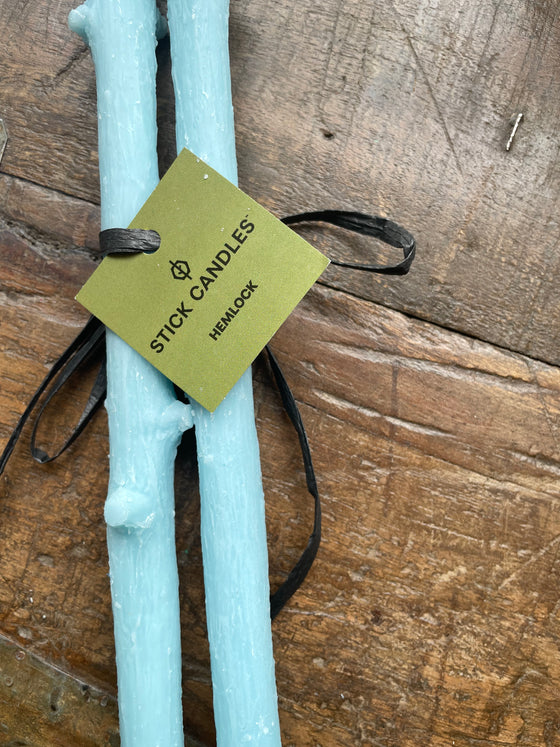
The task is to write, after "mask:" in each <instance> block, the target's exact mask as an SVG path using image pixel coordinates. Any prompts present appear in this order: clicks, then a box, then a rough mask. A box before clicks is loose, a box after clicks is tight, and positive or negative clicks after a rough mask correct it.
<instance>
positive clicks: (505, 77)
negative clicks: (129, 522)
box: [0, 0, 560, 747]
mask: <svg viewBox="0 0 560 747" xmlns="http://www.w3.org/2000/svg"><path fill="white" fill-rule="evenodd" d="M73 5H74V3H72V2H70V0H60V1H59V2H56V3H55V2H53V1H52V0H41V2H37V3H29V2H17V3H7V2H6V0H0V10H1V11H2V12H1V13H0V31H1V33H2V38H3V40H4V42H3V44H2V49H1V50H0V79H1V85H0V116H1V117H2V118H3V119H4V121H5V122H6V126H7V129H8V133H9V138H10V139H9V143H8V147H7V149H6V153H5V156H4V158H3V160H2V162H1V164H0V314H1V325H0V448H2V447H3V445H4V444H5V442H6V441H7V439H8V437H9V434H10V432H11V430H12V428H13V427H14V425H15V423H16V422H17V419H18V417H19V415H20V414H21V412H22V411H23V409H24V407H25V404H26V402H27V401H28V399H29V397H30V395H31V393H32V392H33V391H34V389H35V388H36V386H37V385H38V383H39V382H40V380H41V378H42V377H43V376H44V375H45V373H46V372H47V371H48V369H49V367H50V365H51V364H52V362H53V361H54V360H55V359H56V357H57V356H58V355H59V354H60V352H61V351H62V350H63V348H64V347H65V346H66V345H67V344H68V342H69V341H70V340H71V339H72V337H73V336H74V335H75V334H76V332H77V330H78V329H79V328H80V325H81V324H83V322H84V321H85V319H86V317H87V314H86V313H85V312H84V311H83V310H82V309H80V307H79V306H78V305H77V304H76V303H75V302H74V301H73V300H72V299H73V297H74V295H75V293H76V291H77V289H78V288H79V287H80V285H81V283H82V282H83V281H84V280H85V279H86V278H87V276H88V275H89V273H90V272H91V270H92V269H93V267H94V261H93V250H94V248H95V245H96V234H97V230H98V220H99V207H98V205H97V204H96V203H97V200H98V186H97V170H96V159H97V155H96V147H95V116H96V115H95V81H94V75H93V67H92V64H91V59H90V57H89V53H88V52H87V51H86V50H85V48H84V46H83V44H82V42H81V41H80V40H79V39H78V38H77V37H75V36H72V34H70V32H69V31H68V30H67V28H66V15H67V12H68V10H69V9H70V8H71V7H72V6H73ZM231 30H232V32H231V53H232V70H233V76H234V77H233V80H234V98H235V106H236V118H237V119H236V121H237V134H238V143H239V164H240V180H241V184H242V186H243V187H245V188H246V190H247V191H248V192H249V193H250V194H251V195H252V196H254V197H255V198H256V199H258V200H259V201H260V202H262V203H263V204H265V205H266V206H267V207H269V208H270V209H272V210H273V211H274V212H276V213H278V214H286V213H289V212H295V211H299V210H301V209H307V208H309V209H313V208H317V207H340V208H348V209H361V210H366V211H373V212H376V211H378V212H381V213H383V214H385V215H388V216H390V217H392V218H393V219H395V220H397V221H398V222H400V223H402V224H403V225H404V226H406V227H407V228H408V229H410V230H411V231H413V233H414V234H415V235H416V236H417V238H418V243H419V254H418V259H417V261H416V263H415V265H414V266H413V270H412V272H411V274H410V276H408V277H407V278H403V279H394V278H385V279H383V278H381V279H379V278H371V277H362V276H361V275H359V274H358V273H354V272H352V271H348V270H341V269H340V270H339V269H336V268H330V269H329V270H328V271H327V273H326V274H325V276H324V277H323V279H322V285H320V286H317V287H315V289H314V290H313V291H312V292H311V293H310V294H309V295H308V296H307V297H306V299H305V300H304V302H303V303H302V304H301V305H300V306H299V307H298V308H297V309H296V311H295V312H294V314H293V315H292V316H291V317H290V319H289V320H288V321H287V322H286V324H285V325H284V326H283V327H282V329H281V330H280V332H279V333H278V335H277V336H276V337H275V339H274V341H273V349H274V351H275V352H276V354H277V356H278V357H279V359H280V362H281V363H282V365H283V366H284V368H285V371H286V373H287V376H288V378H289V380H290V382H291V383H292V385H293V387H294V391H295V394H296V397H297V399H298V401H299V402H300V404H301V408H302V414H303V416H304V419H305V423H306V426H307V429H308V433H309V437H310V440H311V444H312V449H313V456H314V460H315V465H316V468H317V473H318V477H319V486H320V491H321V494H322V496H323V502H324V541H323V544H322V547H321V550H320V553H319V556H318V559H317V562H316V564H315V566H314V568H313V570H312V572H311V574H310V576H309V578H308V580H307V582H306V584H305V586H304V587H303V588H302V589H301V590H300V592H299V593H298V595H297V596H296V597H295V598H294V599H293V601H292V602H291V603H290V605H289V607H288V608H287V609H286V610H284V611H283V612H282V613H281V615H280V616H279V617H278V619H277V621H276V622H275V623H274V646H275V655H276V660H277V680H278V689H279V697H280V707H281V727H282V734H283V743H284V746H285V747H291V746H294V747H295V746H297V747H316V745H320V747H335V746H336V747H338V746H339V745H340V746H344V747H347V746H349V745H356V746H358V745H360V747H367V746H368V745H370V746H373V745H383V747H409V746H410V747H412V746H413V745H414V746H415V747H416V745H430V746H432V747H440V746H442V747H443V745H445V746H446V747H448V746H449V745H453V744H455V745H458V746H459V745H460V746H462V747H468V746H470V745H485V746H487V747H490V745H495V744H503V745H531V747H534V746H535V745H544V747H554V746H555V745H560V707H559V706H558V699H557V683H558V679H559V678H560V655H559V653H558V651H559V643H560V641H559V636H560V628H559V617H558V604H559V603H558V599H559V598H560V595H559V592H560V589H559V581H558V578H559V574H558V568H557V564H558V561H557V555H558V546H559V540H558V538H559V537H560V526H559V520H558V489H557V485H558V479H559V476H560V475H559V473H560V466H559V465H560V426H559V425H558V422H559V411H560V369H559V368H557V367H556V366H557V364H558V362H559V353H558V349H559V346H558V345H557V344H556V343H557V342H558V334H559V332H558V329H559V325H558V322H559V313H558V305H557V298H558V294H559V288H558V281H557V274H558V273H556V266H557V257H556V252H555V247H556V244H557V243H558V238H559V237H558V222H557V219H556V215H557V212H558V196H559V190H558V186H559V172H558V159H557V151H558V145H559V136H558V130H557V122H558V114H559V112H558V107H559V105H560V104H559V102H560V91H559V90H558V86H559V85H560V74H559V73H560V69H559V67H560V66H559V63H560V47H559V35H560V17H559V10H558V6H557V4H555V3H547V2H543V1H542V0H538V1H537V2H531V3H530V2H528V0H506V1H504V2H501V3H497V4H483V3H474V4H472V3H470V4H469V3H466V2H462V1H459V2H453V3H451V2H444V1H443V0H436V2H427V0H417V2H410V1H409V0H392V1H391V2H389V3H385V4H382V3H369V4H368V3H358V2H357V1H356V0H350V2H347V3H344V4H342V3H341V2H336V0H328V1H327V2H325V3H322V4H320V5H305V4H304V5H302V4H296V3H295V2H294V1H293V0H286V2H283V3H276V2H273V1H272V0H236V2H234V3H232V22H231ZM158 54H159V61H160V67H161V75H160V81H159V83H160V97H159V98H160V111H159V118H160V123H161V127H160V143H159V145H160V156H161V168H162V170H165V168H166V166H167V165H168V164H169V162H170V160H171V158H172V154H173V106H172V92H171V88H170V83H169V56H168V48H166V45H165V44H164V45H162V47H161V48H160V50H159V53H158ZM521 111H522V112H523V113H524V117H523V120H522V122H521V125H520V127H519V130H518V132H517V134H516V136H515V139H514V141H513V145H512V148H511V150H510V151H509V152H506V151H505V144H506V143H507V140H508V137H509V134H510V131H511V125H510V124H509V119H510V117H511V116H512V115H513V114H515V113H516V112H521ZM306 235H307V236H308V237H309V238H310V239H311V240H312V241H313V243H316V244H317V245H318V246H319V247H320V248H322V249H324V250H325V251H326V252H327V253H329V254H332V255H342V256H344V255H345V253H346V255H345V256H348V253H351V254H352V256H361V257H362V258H364V257H366V256H371V253H372V251H373V250H375V251H376V252H379V253H380V254H381V255H384V252H385V249H383V248H382V247H379V246H375V245H374V244H372V242H371V241H369V240H363V239H359V238H353V239H352V241H351V243H349V242H348V241H347V240H346V239H342V237H341V234H340V232H337V231H336V230H331V229H325V230H318V229H314V230H313V231H312V232H311V231H309V230H308V231H307V234H306ZM255 374H256V380H255V388H256V408H257V418H258V428H259V438H260V442H261V450H262V464H263V475H264V480H265V488H266V493H267V521H268V531H269V548H270V562H271V580H272V583H273V586H275V585H277V584H278V583H280V582H281V580H282V579H283V578H284V576H285V574H286V573H287V571H288V570H289V568H290V567H291V565H292V564H293V563H294V562H295V560H296V559H297V557H298V555H299V552H300V551H301V549H302V548H303V546H304V545H305V542H306V540H307V536H308V533H309V531H310V527H311V521H312V502H311V499H310V498H309V496H308V495H307V493H306V489H305V481H304V478H303V470H302V466H301V458H300V455H299V451H298V447H297V443H296V439H295V436H294V434H293V432H292V430H291V426H290V425H289V422H288V421H287V419H286V416H285V415H284V413H283V411H282V408H281V405H280V401H279V397H278V394H277V393H276V392H275V391H274V390H273V388H272V387H271V384H270V379H269V377H268V374H267V370H266V366H265V365H264V364H263V363H262V362H259V363H257V365H256V367H255ZM87 385H88V379H87V378H86V379H85V380H83V381H81V382H78V383H75V384H72V386H71V387H70V388H69V390H68V393H67V397H66V399H65V402H64V407H62V406H60V407H55V408H54V411H53V413H52V414H51V415H50V416H49V419H48V420H47V421H46V422H45V423H44V426H43V427H42V429H41V439H42V443H49V444H50V443H55V442H60V441H61V440H62V439H63V436H64V433H65V431H66V429H67V428H68V427H70V425H71V424H72V423H73V422H75V420H76V419H77V417H78V415H79V412H80V410H81V406H82V404H83V402H84V398H85V397H87ZM28 437H29V428H27V429H26V431H25V433H24V437H23V440H22V443H21V445H20V446H18V447H17V449H16V451H15V452H14V455H13V458H12V461H11V462H10V464H9V466H8V469H7V470H6V472H5V473H4V475H2V476H1V477H0V485H1V488H0V555H1V557H2V569H1V571H0V620H1V622H0V635H1V636H3V637H5V639H6V640H7V643H2V644H1V645H0V669H1V673H0V728H4V726H2V724H4V725H5V726H7V727H8V731H7V732H5V733H6V734H7V735H9V739H10V740H12V741H11V742H10V741H7V742H6V743H7V744H10V743H14V740H17V739H19V740H20V743H21V742H23V743H26V744H30V745H33V744H41V745H43V746H44V747H50V745H53V746H54V745H58V744H65V745H66V744H68V745H70V744H72V745H74V744H80V742H79V736H77V734H78V731H77V730H79V729H80V728H82V727H81V726H79V725H78V724H82V723H86V722H82V721H80V720H79V719H81V716H79V713H85V711H80V705H79V704H80V703H81V701H80V699H79V697H78V695H79V693H78V695H77V696H76V697H75V698H74V696H73V695H72V696H71V695H69V696H68V698H69V699H68V701H67V703H68V706H67V710H66V711H65V715H64V718H62V717H61V718H60V719H59V720H56V721H55V722H53V721H52V719H51V717H50V712H49V708H50V706H49V700H48V697H46V695H45V696H44V697H43V695H42V694H41V693H43V694H44V693H48V692H50V690H48V688H49V687H51V685H50V684H45V685H44V687H45V688H46V689H44V690H43V689H41V688H42V687H43V685H42V686H41V688H39V687H38V688H37V693H36V697H35V700H33V699H32V695H31V694H30V692H31V691H30V690H25V691H24V690H13V689H12V690H11V691H10V692H8V691H5V690H3V689H2V688H3V686H2V679H1V677H2V676H3V675H4V674H5V673H7V670H6V669H5V667H6V666H7V664H6V662H7V661H11V659H10V657H11V655H12V654H11V653H10V652H11V651H13V650H17V651H20V650H21V651H24V652H25V654H26V657H29V658H28V659H27V661H32V662H33V666H35V663H36V662H38V661H39V660H40V661H41V662H43V664H44V667H45V668H44V669H41V672H42V674H41V675H39V674H34V672H35V671H37V672H38V671H39V669H37V670H35V669H33V668H32V669H30V670H29V673H28V675H26V676H27V680H26V681H31V680H32V679H33V677H39V676H40V677H41V678H42V677H47V680H43V679H42V680H41V682H44V683H46V682H51V683H52V682H55V681H56V682H59V680H57V679H56V678H57V677H62V680H60V682H63V684H60V687H62V688H63V690H64V688H66V686H68V687H69V688H70V690H69V691H68V692H73V690H72V687H73V684H72V683H74V684H75V683H76V682H79V683H84V684H87V685H89V687H91V688H97V689H98V691H99V692H100V693H104V694H106V697H108V698H109V701H108V702H111V703H113V701H112V700H111V699H112V698H114V696H115V694H116V673H115V667H114V650H113V637H112V619H111V610H110V594H109V584H108V578H107V570H108V568H107V556H106V549H105V527H104V523H103V502H104V497H105V489H106V481H107V474H108V470H107V452H108V442H107V433H106V423H105V416H104V414H103V413H99V414H98V416H96V418H95V421H94V422H93V424H92V425H91V426H90V427H89V428H88V430H87V432H86V433H85V434H84V435H83V436H82V438H81V439H80V440H79V441H78V442H77V443H76V444H75V445H74V446H73V447H72V449H71V450H70V451H69V452H67V453H66V454H65V455H64V456H63V457H62V458H61V459H60V460H59V461H57V462H55V463H53V464H51V465H47V466H40V465H38V464H35V463H33V462H32V461H31V459H30V456H29V453H28V451H27V449H26V446H27V439H28ZM189 439H192V436H191V435H189V436H188V437H187V439H186V441H185V443H184V444H183V445H182V448H181V453H182V461H181V466H180V467H178V470H177V475H176V496H177V556H178V563H179V569H180V583H181V589H180V594H181V615H182V635H183V652H184V653H183V679H184V711H185V723H186V729H187V732H188V734H189V735H192V737H193V738H197V739H198V740H201V741H202V742H203V743H204V744H206V745H212V744H213V743H214V732H213V718H212V701H211V684H210V682H211V680H210V672H209V657H208V647H207V641H206V632H205V617H204V591H203V585H202V560H201V550H200V538H199V531H198V523H199V504H198V497H197V496H198V493H197V476H196V466H195V462H194V459H193V456H192V448H190V447H192V443H191V444H190V445H189V442H188V441H189ZM10 641H11V642H12V643H13V645H14V646H16V649H10ZM3 646H4V648H3ZM6 652H8V653H6ZM6 656H7V657H8V658H5V657H6ZM33 657H38V659H35V658H33ZM12 663H13V662H12ZM37 666H39V665H37ZM49 668H50V669H49ZM8 676H12V675H8ZM49 676H50V677H51V679H50V680H48V677H49ZM52 677H54V679H52ZM68 678H69V679H68ZM52 686H53V687H54V686H55V685H52ZM56 686H57V687H58V686H59V685H56ZM64 691H65V690H64ZM24 692H25V693H26V694H25V695H24ZM65 692H66V691H65ZM29 698H31V701H32V702H31V701H30V702H29V704H28V705H26V706H25V709H24V710H20V709H21V708H23V700H24V699H26V703H27V699H29ZM65 702H66V701H65ZM20 712H21V716H20V717H18V715H17V714H19V713H20ZM104 713H109V711H104ZM74 715H75V716H76V718H75V719H74V718H73V716H74ZM18 718H19V722H21V723H18ZM84 718H86V717H85V716H84ZM87 718H88V719H90V722H89V723H91V726H88V739H90V741H89V742H84V744H90V743H91V744H100V745H101V744H106V743H107V742H106V741H104V740H107V739H108V737H107V734H108V733H109V731H112V732H115V721H114V718H115V716H114V711H113V715H112V716H111V719H112V720H111V719H110V720H111V723H110V725H108V723H109V722H108V721H107V720H105V719H106V716H103V718H102V719H101V720H98V721H96V720H95V719H93V720H91V718H90V716H87ZM96 718H97V717H96ZM49 719H50V720H49ZM46 724H48V728H47V726H45V725H46ZM16 727H17V728H16ZM20 727H21V728H20ZM18 729H19V730H18ZM2 738H4V737H2ZM112 738H113V742H114V740H115V737H112ZM6 740H8V736H6ZM34 740H35V741H34ZM0 741H1V740H0ZM15 743H17V741H16V742H15ZM110 743H111V742H109V744H110Z"/></svg>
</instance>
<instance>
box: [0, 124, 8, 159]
mask: <svg viewBox="0 0 560 747" xmlns="http://www.w3.org/2000/svg"><path fill="white" fill-rule="evenodd" d="M7 142H8V132H7V130H6V125H5V124H4V120H3V119H2V118H0V163H2V156H3V155H4V150H5V149H6V143H7Z"/></svg>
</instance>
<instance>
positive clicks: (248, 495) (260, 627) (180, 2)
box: [168, 0, 281, 747]
mask: <svg viewBox="0 0 560 747" xmlns="http://www.w3.org/2000/svg"><path fill="white" fill-rule="evenodd" d="M228 5H229V4H228V0H168V21H169V31H170V36H171V54H172V72H173V82H174V86H175V102H176V121H177V128H176V134H177V150H181V148H183V147H184V146H186V147H188V148H189V149H190V150H191V151H193V152H194V153H196V155H198V156H199V157H200V158H202V159H203V160H204V161H206V162H207V163H208V164H209V165H210V166H212V167H213V168H215V169H216V170H217V171H219V172H220V173H221V174H223V175H224V176H225V177H226V178H228V179H229V180H230V181H232V182H234V183H236V181H237V166H236V157H235V136H234V126H233V108H232V100H231V82H230V73H229V50H228V12H229V7H228ZM185 365H188V362H187V361H185ZM193 409H194V418H195V428H196V441H197V452H198V464H199V473H200V492H201V534H202V549H203V562H204V583H205V592H206V616H207V624H208V638H209V642H210V655H211V666H212V684H213V690H214V717H215V722H216V732H217V741H218V745H219V747H240V745H243V744H245V743H249V742H250V743H251V744H252V745H263V746H264V745H267V746H269V745H270V746H276V745H280V743H281V741H280V728H279V723H278V707H277V696H276V682H275V675H274V659H273V652H272V636H271V623H270V604H269V582H268V555H267V544H266V527H265V511H264V497H263V490H262V479H261V471H260V459H259V447H258V441H257V434H256V428H255V418H254V407H253V390H252V380H251V371H250V370H248V371H246V372H245V373H244V374H243V376H242V378H241V379H240V380H239V381H238V383H237V384H236V385H235V386H234V388H233V389H232V390H231V391H230V393H229V394H228V395H227V396H226V398H225V400H224V401H223V402H222V403H221V404H220V405H219V406H218V408H217V409H216V411H215V412H213V413H210V412H208V411H207V410H205V409H204V408H203V407H202V406H200V405H199V404H197V403H193Z"/></svg>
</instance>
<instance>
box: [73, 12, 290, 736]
mask: <svg viewBox="0 0 560 747" xmlns="http://www.w3.org/2000/svg"><path fill="white" fill-rule="evenodd" d="M228 11H229V8H228V0H168V23H169V31H170V36H171V55H172V62H173V82H174V88H175V100H176V120H177V128H176V136H177V150H178V151H179V150H181V149H182V147H183V146H186V147H188V148H189V149H190V150H191V151H193V152H194V153H196V154H197V155H198V156H199V157H200V158H202V159H203V160H204V161H206V162H208V163H209V164H210V165H211V166H213V167H214V168H215V169H216V170H217V171H219V172H220V173H222V174H223V175H224V176H225V177H226V178H228V179H229V180H230V181H232V182H234V183H235V182H236V179H237V169H236V159H235V142H234V128H233V108H232V103H231V84H230V77H229V54H228ZM69 23H70V26H71V28H72V29H73V30H75V31H76V32H77V33H79V34H80V35H81V36H82V37H84V38H85V39H86V40H87V41H88V43H89V45H90V47H91V51H92V55H93V59H94V63H95V69H96V77H97V100H98V118H99V169H100V179H101V221H102V228H103V229H105V228H113V227H125V226H127V225H128V224H129V223H130V222H131V220H132V218H133V217H134V215H135V214H136V212H137V211H138V209H139V208H140V207H141V205H142V204H143V202H144V201H145V200H146V198H147V197H148V196H149V194H150V193H151V192H152V190H153V189H154V187H155V186H156V184H157V182H158V162H157V152H156V98H155V74H156V58H155V45H156V36H157V34H160V33H161V32H162V31H163V30H164V28H165V23H164V22H163V21H162V19H161V18H160V16H159V13H158V11H157V8H156V2H155V0H86V2H85V3H84V5H82V6H80V7H79V8H77V9H76V10H73V11H72V12H71V13H70V17H69ZM185 365H188V361H185ZM107 367H108V389H107V410H108V414H109V433H110V484H109V493H108V498H107V503H106V506H105V517H106V521H107V525H108V528H107V541H108V547H109V561H110V577H111V592H112V602H113V615H114V625H115V645H116V655H117V671H118V689H119V714H120V731H121V743H122V744H123V747H144V746H145V747H156V745H159V747H175V746H177V745H183V743H184V739H183V724H182V706H181V650H180V627H179V602H178V593H177V592H178V574H177V563H176V551H175V541H174V536H175V534H174V495H173V462H174V457H175V451H176V447H177V445H178V442H179V440H180V436H181V433H182V432H183V431H184V430H185V429H186V428H187V427H190V425H191V424H192V422H193V421H194V424H195V427H196V438H197V453H198V462H199V474H200V492H201V536H202V548H203V559H204V580H205V590H206V614H207V623H208V637H209V642H210V654H211V666H212V681H213V689H214V713H215V721H216V732H217V740H218V745H220V746H221V747H229V746H231V747H240V746H241V745H243V744H245V743H251V745H267V746H268V745H270V746H271V747H272V746H276V745H280V730H279V724H278V712H277V702H276V700H277V699H276V685H275V678H274V660H273V655H272V638H271V630H270V611H269V609H270V608H269V584H268V558H267V546H266V529H265V515H264V498H263V491H262V480H261V474H260V460H259V451H258V442H257V436H256V429H255V421H254V414H253V394H252V381H251V372H250V371H247V372H246V373H245V374H244V375H243V376H242V378H241V379H240V380H239V382H238V383H237V384H236V385H235V387H234V388H233V389H232V390H231V392H230V393H229V394H228V395H227V397H226V399H225V400H224V401H223V402H222V403H221V405H219V407H218V408H217V410H216V411H215V412H214V413H209V412H208V411H206V410H205V409H204V408H203V407H202V406H200V405H199V404H198V403H196V402H192V403H191V405H184V404H182V403H180V402H178V401H177V400H176V398H175V396H174V393H173V387H172V385H171V383H170V382H169V381H168V380H167V379H165V377H164V376H163V375H162V374H160V373H159V372H157V371H156V370H155V369H154V368H153V367H152V366H151V365H150V364H149V363H147V362H146V361H145V360H144V359H143V358H141V356H139V355H138V354H137V353H136V352H135V351H133V350H132V349H131V348H130V347H129V346H128V345H127V344H126V343H125V342H123V341H122V340H121V339H120V338H118V337H117V336H116V335H114V334H113V333H111V332H110V331H107Z"/></svg>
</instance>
